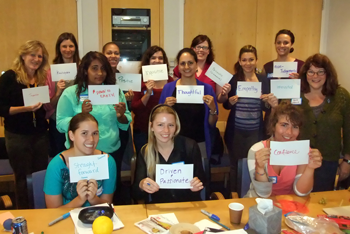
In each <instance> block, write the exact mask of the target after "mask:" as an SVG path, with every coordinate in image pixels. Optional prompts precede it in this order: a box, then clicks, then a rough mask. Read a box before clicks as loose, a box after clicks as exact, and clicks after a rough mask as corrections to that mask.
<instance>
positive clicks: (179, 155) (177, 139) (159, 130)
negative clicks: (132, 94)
mask: <svg viewBox="0 0 350 234" xmlns="http://www.w3.org/2000/svg"><path fill="white" fill-rule="evenodd" d="M148 132H149V134H148V144H146V145H145V146H144V147H142V149H141V152H140V154H139V155H138V157H137V161H136V170H135V171H136V173H135V180H134V183H133V188H132V189H133V197H134V199H136V200H140V199H144V200H145V202H146V203H148V202H152V203H161V202H184V201H198V200H201V199H200V194H199V193H200V190H202V189H203V180H204V178H205V175H204V170H203V166H202V159H201V153H200V151H199V147H198V145H197V143H196V142H195V141H194V140H192V139H189V138H187V137H183V136H179V135H178V134H179V132H180V120H179V117H178V116H177V113H176V112H175V110H174V109H173V108H171V107H170V106H168V105H164V104H161V105H157V106H155V107H154V108H153V110H152V111H151V114H150V117H149V127H148ZM178 162H184V163H185V164H193V174H194V175H193V176H194V178H193V179H192V180H191V186H192V187H193V188H191V189H161V190H159V185H158V184H157V183H156V182H155V177H156V175H155V170H156V164H173V163H178ZM148 194H150V196H149V195H148ZM149 198H150V200H149Z"/></svg>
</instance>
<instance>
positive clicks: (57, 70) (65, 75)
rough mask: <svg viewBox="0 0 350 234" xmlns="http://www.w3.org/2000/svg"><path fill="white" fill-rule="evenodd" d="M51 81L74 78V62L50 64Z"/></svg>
mask: <svg viewBox="0 0 350 234" xmlns="http://www.w3.org/2000/svg"><path fill="white" fill-rule="evenodd" d="M50 69H51V77H52V81H59V80H74V79H75V76H76V75H77V64H76V63H62V64H52V65H50Z"/></svg>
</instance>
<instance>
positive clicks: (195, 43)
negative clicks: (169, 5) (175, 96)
mask: <svg viewBox="0 0 350 234" xmlns="http://www.w3.org/2000/svg"><path fill="white" fill-rule="evenodd" d="M191 48H192V49H193V51H194V52H196V54H197V59H198V62H197V71H196V79H198V80H199V81H202V82H204V83H206V84H209V85H211V87H212V88H213V90H214V93H215V94H216V96H217V100H218V102H219V103H223V102H225V101H226V100H227V94H228V93H229V92H230V90H231V86H230V85H229V84H225V85H224V86H223V87H221V86H220V85H218V84H216V83H215V82H214V81H213V80H212V79H210V78H209V77H207V76H206V75H205V73H206V72H207V70H208V69H209V67H210V65H211V63H212V62H213V61H214V52H213V44H212V43H211V40H210V38H209V37H208V36H207V35H198V36H196V37H195V38H193V40H192V43H191ZM173 72H174V79H178V78H181V77H182V74H181V72H180V69H179V64H178V65H177V66H176V67H175V68H174V71H173Z"/></svg>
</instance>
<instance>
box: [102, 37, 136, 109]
mask: <svg viewBox="0 0 350 234" xmlns="http://www.w3.org/2000/svg"><path fill="white" fill-rule="evenodd" d="M102 53H103V54H104V55H105V56H106V57H107V59H108V62H109V64H111V67H112V69H113V72H114V73H120V71H119V70H118V68H117V66H118V64H119V61H120V50H119V47H118V46H117V44H116V43H115V42H113V41H112V42H108V43H106V44H105V45H104V46H103V48H102ZM124 95H125V99H126V101H127V103H128V108H129V110H130V111H131V101H132V99H133V98H134V92H133V91H132V90H129V91H128V92H124Z"/></svg>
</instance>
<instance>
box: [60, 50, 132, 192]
mask: <svg viewBox="0 0 350 234" xmlns="http://www.w3.org/2000/svg"><path fill="white" fill-rule="evenodd" d="M115 82H116V79H115V75H114V73H113V71H112V68H111V65H110V64H109V62H108V60H107V58H106V57H105V56H104V55H103V54H101V53H99V52H92V51H91V52H89V53H87V54H86V55H85V56H84V57H83V59H82V60H81V63H80V65H79V68H78V73H77V76H76V79H75V82H74V83H75V85H73V86H71V87H68V88H66V89H65V90H64V91H63V94H62V95H61V98H60V100H59V101H58V106H57V129H58V131H60V132H62V133H67V132H68V126H69V122H70V120H71V119H72V117H73V116H75V115H76V114H78V113H81V112H83V113H90V114H92V115H93V116H94V117H95V118H96V119H97V121H99V123H100V124H99V135H100V140H99V142H98V145H97V149H99V150H102V151H103V152H106V153H109V154H111V155H112V157H113V158H114V160H115V161H116V163H117V172H118V174H120V168H121V163H122V156H123V152H122V151H121V149H120V145H121V143H120V135H119V129H121V130H127V129H128V127H129V124H130V122H131V114H130V111H129V110H128V108H127V106H126V105H125V102H126V100H125V96H124V94H123V92H119V103H118V104H115V105H92V104H91V101H90V100H89V97H88V93H89V92H88V89H89V86H90V85H115ZM66 147H67V148H69V142H68V138H67V141H66ZM118 177H119V179H120V176H118ZM118 177H117V178H118ZM119 179H118V180H119ZM118 186H119V185H118Z"/></svg>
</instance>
